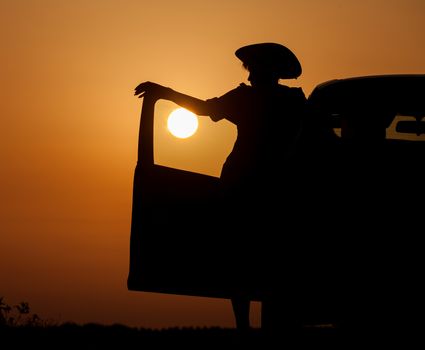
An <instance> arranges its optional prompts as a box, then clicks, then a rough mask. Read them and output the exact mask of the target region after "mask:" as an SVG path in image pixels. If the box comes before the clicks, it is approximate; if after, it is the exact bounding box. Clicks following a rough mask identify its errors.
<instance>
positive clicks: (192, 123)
mask: <svg viewBox="0 0 425 350" xmlns="http://www.w3.org/2000/svg"><path fill="white" fill-rule="evenodd" d="M167 128H168V130H169V131H170V132H171V134H172V135H174V136H175V137H178V138H181V139H185V138H188V137H190V136H192V135H193V134H194V133H195V132H196V130H197V129H198V117H197V116H196V115H195V114H193V113H192V112H189V111H188V110H187V109H184V108H178V109H175V110H174V111H172V112H171V113H170V115H169V116H168V120H167Z"/></svg>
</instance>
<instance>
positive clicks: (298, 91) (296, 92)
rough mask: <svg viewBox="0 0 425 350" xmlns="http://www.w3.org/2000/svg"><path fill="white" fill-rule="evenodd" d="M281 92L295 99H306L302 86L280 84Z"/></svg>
mask: <svg viewBox="0 0 425 350" xmlns="http://www.w3.org/2000/svg"><path fill="white" fill-rule="evenodd" d="M279 93H280V94H282V95H285V96H288V97H291V98H294V99H301V100H305V99H306V97H305V94H304V91H303V89H302V88H300V87H290V86H287V85H280V84H279Z"/></svg>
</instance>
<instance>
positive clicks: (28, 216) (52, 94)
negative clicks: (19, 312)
mask: <svg viewBox="0 0 425 350" xmlns="http://www.w3.org/2000/svg"><path fill="white" fill-rule="evenodd" d="M424 23H425V1H423V0H367V1H366V0H323V1H322V0H317V1H316V0H208V1H202V0H180V1H175V0H155V1H145V0H72V1H60V0H0V38H1V40H0V43H1V51H0V84H1V85H0V90H1V91H0V100H1V104H0V111H1V113H0V118H1V124H0V159H1V165H0V169H1V170H0V239H1V240H0V248H1V251H0V296H4V297H5V300H6V302H9V303H11V304H13V303H18V302H20V301H28V302H29V303H30V306H31V307H32V308H33V311H34V312H36V313H38V314H39V315H40V316H41V317H42V318H51V319H55V320H58V321H75V322H100V323H105V324H109V323H124V324H127V325H132V326H143V327H171V326H223V327H231V326H233V325H234V323H233V316H232V312H231V307H230V302H229V301H227V300H218V299H206V298H193V297H183V296H171V295H159V294H148V293H137V292H129V291H127V287H126V279H127V273H128V256H129V237H130V220H131V197H132V180H133V178H132V177H133V172H134V167H135V165H136V157H137V154H136V152H137V137H138V127H139V115H140V107H141V100H139V99H137V98H135V97H134V96H133V88H134V87H135V86H136V85H137V84H138V83H140V82H142V81H146V80H151V81H155V82H158V83H160V84H163V85H166V86H170V87H173V88H174V89H176V90H178V91H181V92H184V93H187V94H189V95H193V96H196V97H199V98H203V99H206V98H211V97H215V96H219V95H222V94H223V93H225V92H226V91H228V90H230V89H232V88H234V87H236V86H237V85H238V84H239V83H241V82H246V78H247V73H246V71H245V70H244V69H243V68H242V66H241V63H240V62H239V60H238V59H237V58H236V57H235V56H234V51H235V50H236V49H237V48H239V47H241V46H243V45H247V44H251V43H256V42H279V43H281V44H284V45H286V46H288V47H289V48H290V49H291V50H293V51H294V53H295V54H296V55H297V56H298V58H299V60H300V61H301V64H302V66H303V74H302V76H301V77H300V78H299V79H297V80H295V81H288V84H290V85H291V86H300V87H302V88H303V90H304V92H305V93H306V95H308V94H309V93H310V92H311V91H312V89H313V88H314V86H316V85H317V84H319V83H321V82H323V81H326V80H330V79H335V78H344V77H352V76H358V75H374V74H393V73H421V74H424V73H425V45H424ZM285 83H286V82H285ZM158 128H159V129H161V125H159V126H158ZM161 130H162V129H161ZM162 132H163V133H162V134H161V131H158V137H157V140H156V142H157V145H158V147H157V148H158V152H159V151H160V150H161V147H162V148H163V150H162V151H161V152H163V153H161V154H157V155H156V156H157V157H159V158H160V159H161V162H164V163H167V162H168V164H174V163H173V162H175V163H176V164H177V163H178V160H176V158H175V157H174V156H173V154H172V153H170V149H172V150H175V148H176V147H182V148H185V149H186V150H187V149H192V148H195V149H197V152H198V153H194V154H193V155H191V156H193V159H192V160H189V161H188V160H187V159H186V160H184V164H183V165H182V167H184V168H189V170H193V171H200V172H204V173H207V174H211V175H214V176H219V173H220V170H221V162H222V161H223V160H224V159H225V157H226V155H227V153H228V152H230V150H231V145H232V142H233V140H234V137H235V136H236V134H235V128H234V126H232V125H231V124H230V123H228V122H226V121H223V122H220V123H217V124H214V123H212V122H209V121H208V120H204V121H203V122H201V125H200V129H199V133H198V134H195V135H196V136H195V137H196V138H194V139H192V140H190V141H189V139H188V140H187V142H189V143H190V142H195V143H194V144H193V146H188V143H186V144H183V143H184V142H185V141H184V140H183V141H182V140H178V141H179V142H180V143H179V144H178V146H176V142H177V141H176V140H177V139H172V138H170V137H171V136H170V135H169V134H167V133H166V132H165V131H162ZM161 135H162V136H161ZM197 142H200V143H197ZM168 144H169V146H167V145H168ZM189 145H190V144H189ZM199 145H201V146H199ZM167 147H168V148H167ZM189 152H190V150H189ZM226 152H227V153H226ZM173 157H174V158H173ZM159 158H158V159H159ZM176 166H178V164H177V165H176ZM258 309H259V307H258V304H256V305H255V307H254V311H253V313H252V319H253V322H254V325H256V324H257V325H258V323H259V312H258Z"/></svg>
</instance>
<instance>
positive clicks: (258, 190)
mask: <svg viewBox="0 0 425 350" xmlns="http://www.w3.org/2000/svg"><path fill="white" fill-rule="evenodd" d="M235 54H236V56H237V57H238V58H239V59H240V60H241V61H242V62H243V66H244V67H245V68H246V69H247V70H248V71H249V77H248V81H249V82H250V85H251V86H249V85H246V84H240V86H238V87H237V88H235V89H233V90H231V91H229V92H227V93H226V94H225V95H223V96H221V97H218V98H212V99H209V100H206V101H204V100H200V99H197V98H194V97H191V96H188V95H184V94H181V93H179V92H176V91H174V90H172V89H170V88H167V87H163V86H161V85H158V84H155V83H152V82H144V83H141V84H140V85H138V86H137V87H136V89H135V95H139V97H142V96H143V95H144V94H145V93H154V94H155V95H156V96H157V97H160V98H163V99H166V100H171V101H173V102H175V103H177V104H178V105H180V106H182V107H184V108H187V109H189V110H191V111H192V112H194V113H196V114H198V115H205V116H209V117H210V118H211V119H212V120H213V121H219V120H221V119H224V118H225V119H227V120H229V121H231V122H232V123H234V124H236V126H237V130H238V137H237V140H236V142H235V145H234V147H233V150H232V152H231V153H230V155H229V156H228V157H227V159H226V162H225V164H224V166H223V169H222V173H221V182H222V185H223V186H222V188H223V196H224V198H223V210H224V212H225V214H224V215H226V221H225V222H226V227H224V228H223V229H224V230H226V229H227V230H229V233H230V234H229V236H232V237H233V239H230V240H229V244H232V245H233V246H232V249H233V250H234V253H235V258H234V260H232V262H234V264H233V265H234V266H229V268H231V269H233V271H232V272H233V274H234V276H235V278H234V281H235V286H236V288H235V293H234V297H233V298H232V306H233V311H234V314H235V319H236V325H237V328H238V329H239V330H241V331H245V330H248V329H249V305H250V300H251V299H253V298H254V297H255V298H257V297H258V296H257V295H258V294H256V292H255V290H256V285H258V284H260V285H261V288H262V289H268V288H269V289H273V288H274V287H275V283H274V282H273V280H277V279H279V278H280V276H278V275H276V273H277V272H278V270H279V269H278V267H277V266H276V265H277V259H276V256H277V255H279V251H278V250H276V251H274V249H272V248H273V246H274V247H276V246H277V242H278V241H279V240H278V239H276V238H275V237H274V236H273V233H274V232H275V231H276V225H278V222H277V220H276V219H277V218H278V219H279V221H281V219H282V218H281V216H282V215H284V213H283V211H281V209H280V208H279V205H280V204H281V203H280V202H281V198H279V196H281V195H283V196H284V195H285V194H284V193H283V192H284V190H283V187H284V186H283V185H282V184H285V181H284V178H285V173H286V172H287V169H286V168H285V162H286V161H287V159H288V157H290V153H291V150H292V148H293V146H294V142H295V141H296V138H297V136H298V134H299V131H300V123H301V114H302V113H303V109H304V104H305V96H304V93H303V91H302V90H301V88H290V87H287V86H285V85H280V84H279V80H280V79H293V78H297V77H298V76H299V75H300V74H301V65H300V63H299V61H298V59H297V58H296V57H295V55H294V54H293V53H292V52H291V51H290V50H289V49H288V48H286V47H285V46H283V45H280V44H276V43H260V44H254V45H248V46H244V47H242V48H240V49H238V50H237V51H236V53H235ZM282 168H283V170H282ZM276 201H277V203H276ZM260 236H262V237H261V239H259V237H260ZM269 255H270V257H271V258H270V259H269V258H268V256H269ZM257 289H258V288H257ZM260 298H261V299H263V300H269V298H268V292H267V293H266V295H265V296H264V298H263V297H262V296H260ZM275 299H276V298H274V297H272V298H270V300H275ZM266 303H267V302H266ZM264 306H265V304H264V302H263V311H262V326H263V327H264V326H266V323H269V322H270V320H268V319H267V313H268V311H266V310H265V309H264ZM267 307H268V306H267Z"/></svg>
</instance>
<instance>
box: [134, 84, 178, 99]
mask: <svg viewBox="0 0 425 350" xmlns="http://www.w3.org/2000/svg"><path fill="white" fill-rule="evenodd" d="M169 91H170V88H167V87H165V86H162V85H159V84H156V83H152V82H150V81H145V82H144V83H141V84H139V85H137V86H136V88H135V89H134V95H135V96H138V97H139V98H142V97H143V96H145V95H146V94H152V95H154V96H156V97H158V98H166V97H167V95H168V92H169Z"/></svg>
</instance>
